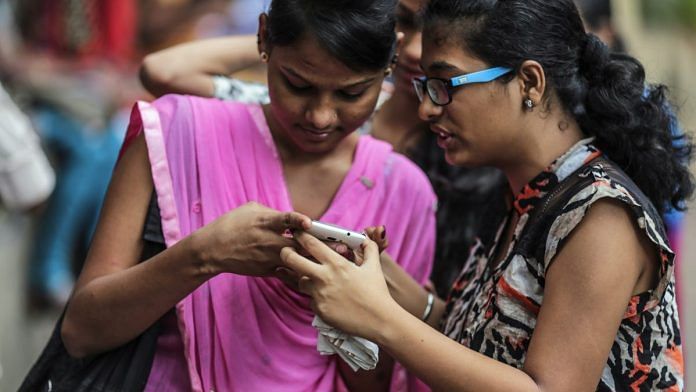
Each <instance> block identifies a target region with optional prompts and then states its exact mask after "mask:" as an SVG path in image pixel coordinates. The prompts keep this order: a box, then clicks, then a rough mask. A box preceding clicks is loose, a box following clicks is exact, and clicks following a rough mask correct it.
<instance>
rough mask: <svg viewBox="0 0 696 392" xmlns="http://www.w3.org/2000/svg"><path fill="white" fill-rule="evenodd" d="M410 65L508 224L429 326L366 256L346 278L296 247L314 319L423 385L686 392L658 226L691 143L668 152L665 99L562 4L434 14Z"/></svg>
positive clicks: (495, 1) (686, 183) (293, 261)
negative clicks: (504, 190) (502, 181)
mask: <svg viewBox="0 0 696 392" xmlns="http://www.w3.org/2000/svg"><path fill="white" fill-rule="evenodd" d="M422 66H423V69H424V70H425V73H426V77H425V78H423V79H419V80H418V81H417V82H416V85H417V92H418V93H419V95H420V96H421V97H422V103H421V106H420V114H421V116H422V117H423V118H424V119H427V120H428V121H430V123H431V129H432V131H433V132H435V133H437V134H438V136H439V143H440V145H441V147H443V148H444V149H445V152H446V156H447V160H448V161H449V162H451V163H453V164H458V165H470V166H480V165H493V166H496V167H498V168H500V169H501V170H502V171H503V172H504V173H505V175H506V177H507V179H508V182H509V185H510V189H511V191H512V193H513V196H514V199H513V203H512V205H511V206H510V210H509V215H508V217H507V218H506V220H505V221H504V222H503V223H502V225H501V227H500V230H499V232H498V235H497V238H496V242H495V244H494V246H493V249H491V250H490V251H484V250H482V249H481V248H477V249H474V251H473V252H472V254H471V255H470V257H469V260H468V261H467V263H466V265H465V267H464V269H463V270H462V273H461V275H460V277H459V279H458V281H457V282H456V283H455V285H454V287H453V289H452V291H451V293H450V296H449V299H448V302H447V303H446V304H443V303H440V302H438V301H435V303H433V306H432V307H428V309H427V311H426V312H425V314H424V315H423V318H424V319H425V320H426V322H427V323H424V322H422V321H421V320H418V319H417V318H416V317H413V316H412V315H411V314H409V313H407V312H405V311H404V310H403V309H402V308H401V307H400V306H399V304H400V303H401V301H403V300H404V298H394V299H393V298H391V297H390V295H389V293H388V292H387V290H386V286H387V285H386V284H385V282H384V280H383V278H381V277H380V276H379V274H380V271H381V268H380V263H379V258H380V256H379V253H378V250H377V247H376V245H375V244H374V243H372V242H371V241H366V243H365V244H364V255H363V257H362V259H361V260H360V261H361V267H360V268H353V267H352V266H349V265H347V263H346V262H345V260H343V258H342V257H341V256H340V255H338V254H336V253H335V252H333V251H332V250H331V249H330V248H328V247H326V246H325V245H324V244H322V243H320V242H318V241H316V240H315V239H314V238H312V237H310V236H307V235H306V234H302V235H298V236H297V239H298V242H300V243H301V244H302V245H303V247H304V248H305V249H306V250H307V251H308V252H309V253H310V254H312V255H313V256H314V258H315V259H316V260H318V261H319V263H318V264H317V263H316V262H313V261H309V260H307V259H306V258H304V257H303V256H301V255H299V254H298V253H297V252H296V251H295V250H294V249H292V248H285V249H283V251H282V253H281V257H282V258H283V261H284V262H285V264H286V265H287V266H288V267H289V268H292V269H294V270H296V271H297V272H298V273H300V274H302V275H303V277H302V278H301V280H300V289H301V290H302V291H303V292H306V293H308V294H310V295H312V297H313V298H314V300H315V302H316V304H315V307H316V309H317V310H318V314H319V315H321V316H322V318H324V319H325V320H327V322H330V323H332V325H336V326H338V327H340V328H342V329H344V330H346V331H349V332H350V333H354V334H356V335H359V336H363V337H366V338H368V339H372V340H374V341H376V342H378V343H379V344H380V345H381V346H382V347H383V348H385V349H386V350H387V351H388V352H389V353H390V354H391V355H392V356H393V357H394V358H395V359H396V360H398V361H399V362H400V363H402V364H404V365H405V366H406V367H407V368H408V369H409V370H411V371H413V372H414V373H416V374H417V375H419V376H420V377H421V378H422V379H423V380H424V381H426V383H428V384H429V385H430V386H431V387H433V389H438V390H464V391H467V390H470V391H480V390H486V391H509V390H519V391H539V390H549V391H578V390H594V389H596V390H602V391H605V390H614V391H624V390H658V389H659V390H675V391H677V390H682V389H683V387H684V384H683V357H682V347H681V336H680V331H679V316H678V312H677V304H676V300H675V297H674V276H673V270H674V253H673V252H672V250H671V249H670V247H669V245H668V241H667V239H666V235H665V231H664V224H663V222H662V219H661V217H660V214H661V213H662V212H663V211H664V210H665V209H667V208H669V207H670V206H671V207H674V208H677V209H684V204H683V201H684V200H686V199H688V198H689V197H690V196H691V195H692V193H693V189H694V183H693V178H692V176H691V175H690V173H689V171H688V163H689V160H690V158H691V152H692V143H691V141H690V140H689V139H687V138H685V137H684V136H681V138H682V139H683V140H681V141H680V142H679V143H675V140H674V136H673V135H672V132H671V130H670V122H671V118H670V117H671V116H670V113H669V111H668V109H667V108H668V105H667V101H666V97H665V96H666V89H665V87H664V86H660V85H648V87H647V94H646V93H645V88H646V84H645V72H644V69H643V67H642V65H641V64H640V63H639V62H638V61H637V60H636V59H634V58H632V57H630V56H627V55H625V54H611V53H610V51H609V49H608V48H607V47H606V46H605V45H604V44H603V43H602V42H601V41H600V40H599V39H598V38H597V37H596V36H594V35H592V34H587V33H586V32H585V29H584V27H583V24H582V21H581V19H580V16H579V14H578V11H577V9H576V7H575V5H574V4H573V2H572V1H571V0H556V1H552V2H549V1H543V0H470V1H453V0H433V1H431V3H430V5H429V6H428V8H427V11H426V13H425V29H424V37H423V58H422ZM393 276H394V275H393V274H390V276H389V287H390V288H392V287H394V286H397V287H398V286H399V285H401V284H403V285H411V286H413V284H412V282H409V280H408V279H403V280H401V281H399V282H395V281H394V279H393ZM413 293H414V296H420V297H421V298H424V297H426V296H427V294H426V293H425V292H423V291H421V293H420V294H416V292H415V291H413ZM337 309H340V311H338V310H337ZM348 315H349V316H348ZM431 327H433V328H431ZM434 328H439V329H440V331H436V330H435V329H434Z"/></svg>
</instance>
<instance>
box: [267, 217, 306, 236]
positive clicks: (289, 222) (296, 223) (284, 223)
mask: <svg viewBox="0 0 696 392" xmlns="http://www.w3.org/2000/svg"><path fill="white" fill-rule="evenodd" d="M265 226H266V227H267V228H269V229H271V230H273V231H276V232H284V231H285V230H288V229H289V230H307V229H309V228H310V227H311V226H312V220H311V219H309V218H308V217H307V216H305V215H302V214H300V213H299V212H282V213H280V212H275V213H273V214H271V215H270V216H269V217H268V218H267V219H266V221H265Z"/></svg>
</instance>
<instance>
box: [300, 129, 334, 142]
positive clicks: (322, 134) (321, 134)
mask: <svg viewBox="0 0 696 392" xmlns="http://www.w3.org/2000/svg"><path fill="white" fill-rule="evenodd" d="M298 128H299V129H300V130H301V131H302V133H303V134H304V135H305V137H307V138H308V139H310V140H313V141H324V140H326V139H328V138H329V136H330V135H331V133H332V132H333V130H331V129H329V130H318V129H312V128H306V127H303V126H299V127H298Z"/></svg>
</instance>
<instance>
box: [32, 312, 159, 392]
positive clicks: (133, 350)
mask: <svg viewBox="0 0 696 392" xmlns="http://www.w3.org/2000/svg"><path fill="white" fill-rule="evenodd" d="M62 323H63V315H61V317H60V319H58V322H57V323H56V326H55V328H54V329H53V334H52V335H51V338H50V340H49V341H48V344H47V345H46V348H44V350H43V352H42V353H41V355H40V356H39V359H38V360H37V361H36V363H35V364H34V366H32V368H31V370H30V371H29V374H28V375H27V377H26V378H25V379H24V382H23V383H22V386H20V387H19V392H36V391H42V392H44V391H45V392H81V391H84V392H87V391H90V392H121V391H127V392H135V391H142V390H143V389H144V388H145V384H146V383H147V379H148V377H149V375H150V368H151V367H152V361H153V359H154V356H155V349H156V347H157V336H158V335H159V329H160V328H159V321H158V322H156V323H155V324H153V325H152V326H150V328H148V329H147V330H146V331H145V332H143V333H142V334H141V335H140V336H138V337H137V338H135V339H134V340H132V341H130V342H129V343H126V344H125V345H123V346H121V347H118V348H116V349H113V350H111V351H108V352H105V353H102V354H98V355H95V356H92V357H87V358H83V359H75V358H73V357H71V356H70V354H68V352H67V351H66V350H65V346H64V345H63V340H62V339H61V337H60V328H61V325H62Z"/></svg>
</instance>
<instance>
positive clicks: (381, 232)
mask: <svg viewBox="0 0 696 392" xmlns="http://www.w3.org/2000/svg"><path fill="white" fill-rule="evenodd" d="M365 234H367V236H368V238H370V239H371V240H372V241H374V242H376V243H377V246H378V247H379V249H380V252H381V251H383V250H385V249H386V248H387V247H388V246H389V241H387V227H386V226H384V225H381V226H372V227H368V228H366V229H365Z"/></svg>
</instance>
